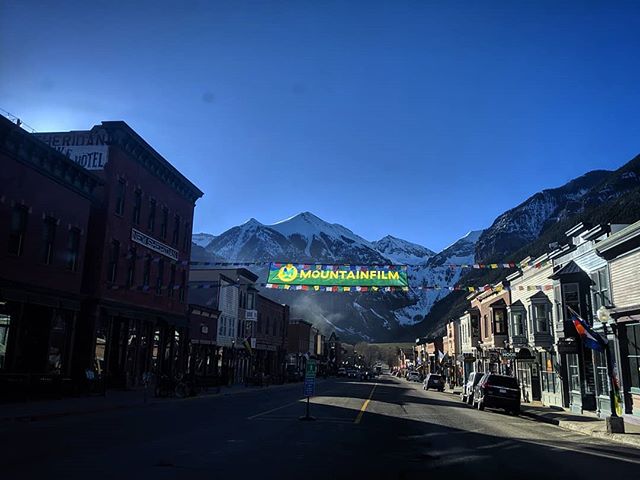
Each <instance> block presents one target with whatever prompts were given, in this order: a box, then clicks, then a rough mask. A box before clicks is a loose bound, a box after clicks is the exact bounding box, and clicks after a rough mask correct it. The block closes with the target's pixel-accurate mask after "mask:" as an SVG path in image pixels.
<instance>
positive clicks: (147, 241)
mask: <svg viewBox="0 0 640 480" xmlns="http://www.w3.org/2000/svg"><path fill="white" fill-rule="evenodd" d="M131 240H133V241H134V242H136V243H139V244H140V245H143V246H145V247H147V248H148V249H149V250H153V251H154V252H158V253H160V254H162V255H164V256H165V257H168V258H170V259H171V260H175V261H176V262H177V261H178V250H176V249H175V248H171V247H170V246H169V245H165V244H164V243H162V242H160V241H158V240H156V239H155V238H153V237H150V236H149V235H146V234H144V233H142V232H141V231H140V230H136V229H135V228H132V229H131Z"/></svg>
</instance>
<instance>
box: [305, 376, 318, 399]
mask: <svg viewBox="0 0 640 480" xmlns="http://www.w3.org/2000/svg"><path fill="white" fill-rule="evenodd" d="M315 389H316V379H315V378H305V379H304V396H305V397H312V396H313V394H314V393H315Z"/></svg>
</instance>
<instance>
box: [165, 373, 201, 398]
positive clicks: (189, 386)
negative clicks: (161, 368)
mask: <svg viewBox="0 0 640 480" xmlns="http://www.w3.org/2000/svg"><path fill="white" fill-rule="evenodd" d="M198 390H199V388H198V387H197V385H196V383H195V382H193V381H192V380H190V379H188V378H186V376H185V375H184V374H181V373H179V374H176V375H175V377H171V376H169V375H166V374H161V375H160V376H159V377H158V380H157V381H156V387H155V396H156V397H172V396H175V397H177V398H185V397H195V396H196V395H197V394H198Z"/></svg>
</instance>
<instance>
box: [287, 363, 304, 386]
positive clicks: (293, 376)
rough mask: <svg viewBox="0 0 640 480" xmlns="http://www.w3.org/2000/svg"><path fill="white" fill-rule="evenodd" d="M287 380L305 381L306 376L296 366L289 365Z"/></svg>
mask: <svg viewBox="0 0 640 480" xmlns="http://www.w3.org/2000/svg"><path fill="white" fill-rule="evenodd" d="M286 378H287V382H299V381H301V380H303V379H304V374H303V373H302V370H300V369H299V368H298V367H296V366H295V365H287V372H286Z"/></svg>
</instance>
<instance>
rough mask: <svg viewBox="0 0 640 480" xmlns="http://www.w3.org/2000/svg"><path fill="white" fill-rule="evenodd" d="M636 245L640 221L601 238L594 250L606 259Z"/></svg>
mask: <svg viewBox="0 0 640 480" xmlns="http://www.w3.org/2000/svg"><path fill="white" fill-rule="evenodd" d="M638 247H640V221H638V222H636V223H633V224H631V225H629V226H628V227H626V228H623V229H622V230H620V231H619V232H617V233H614V234H613V235H611V236H610V237H609V238H606V239H604V240H602V241H601V242H600V243H599V244H598V245H597V247H596V252H597V253H598V255H600V256H602V257H604V258H605V259H606V260H611V259H613V258H616V257H617V256H619V255H622V254H623V253H626V252H629V251H631V250H634V249H636V248H638Z"/></svg>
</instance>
